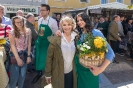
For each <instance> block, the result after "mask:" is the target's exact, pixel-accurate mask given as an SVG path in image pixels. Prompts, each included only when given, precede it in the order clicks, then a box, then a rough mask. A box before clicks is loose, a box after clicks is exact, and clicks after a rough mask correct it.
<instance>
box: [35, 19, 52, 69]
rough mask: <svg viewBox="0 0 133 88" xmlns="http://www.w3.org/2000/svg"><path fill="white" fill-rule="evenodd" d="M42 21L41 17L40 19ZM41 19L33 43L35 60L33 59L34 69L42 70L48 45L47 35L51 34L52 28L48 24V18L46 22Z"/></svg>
mask: <svg viewBox="0 0 133 88" xmlns="http://www.w3.org/2000/svg"><path fill="white" fill-rule="evenodd" d="M49 19H50V18H49ZM42 21H43V19H42ZM42 21H41V24H40V26H39V31H38V33H39V36H38V39H37V41H36V44H35V47H36V60H35V66H36V70H44V69H45V64H46V55H47V49H48V46H49V41H48V39H47V37H48V36H51V35H52V30H51V29H50V27H49V26H48V23H49V20H48V23H47V24H42Z"/></svg>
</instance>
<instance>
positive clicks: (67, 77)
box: [64, 71, 73, 88]
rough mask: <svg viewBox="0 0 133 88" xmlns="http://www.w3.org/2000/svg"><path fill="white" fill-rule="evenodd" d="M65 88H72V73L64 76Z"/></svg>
mask: <svg viewBox="0 0 133 88" xmlns="http://www.w3.org/2000/svg"><path fill="white" fill-rule="evenodd" d="M64 81H65V88H73V71H71V72H69V73H67V74H65V78H64Z"/></svg>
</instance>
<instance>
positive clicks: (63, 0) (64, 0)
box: [55, 0, 66, 2]
mask: <svg viewBox="0 0 133 88" xmlns="http://www.w3.org/2000/svg"><path fill="white" fill-rule="evenodd" d="M55 1H63V2H64V1H66V0H55Z"/></svg>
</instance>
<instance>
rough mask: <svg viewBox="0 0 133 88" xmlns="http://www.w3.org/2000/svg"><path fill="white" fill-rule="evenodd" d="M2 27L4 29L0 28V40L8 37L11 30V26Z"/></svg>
mask: <svg viewBox="0 0 133 88" xmlns="http://www.w3.org/2000/svg"><path fill="white" fill-rule="evenodd" d="M2 26H3V27H2V28H0V39H2V38H4V37H8V35H9V31H10V30H11V27H10V26H9V25H2ZM5 30H6V31H5ZM5 33H6V36H5Z"/></svg>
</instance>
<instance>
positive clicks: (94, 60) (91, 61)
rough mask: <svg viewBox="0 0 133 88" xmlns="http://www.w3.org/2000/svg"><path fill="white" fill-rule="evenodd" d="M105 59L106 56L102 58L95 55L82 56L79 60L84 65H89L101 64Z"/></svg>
mask: <svg viewBox="0 0 133 88" xmlns="http://www.w3.org/2000/svg"><path fill="white" fill-rule="evenodd" d="M103 61H104V58H101V57H100V56H98V55H94V56H92V57H88V56H87V55H86V56H82V57H80V59H79V62H80V64H81V65H83V66H84V67H88V65H94V66H100V65H101V64H102V63H103Z"/></svg>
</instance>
